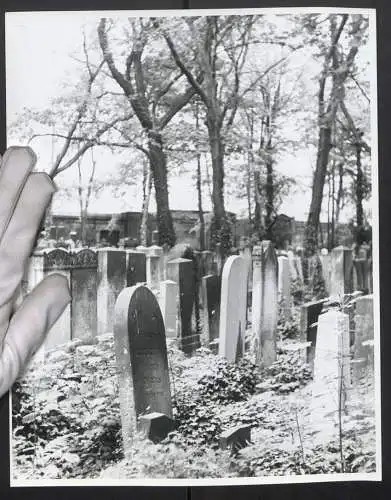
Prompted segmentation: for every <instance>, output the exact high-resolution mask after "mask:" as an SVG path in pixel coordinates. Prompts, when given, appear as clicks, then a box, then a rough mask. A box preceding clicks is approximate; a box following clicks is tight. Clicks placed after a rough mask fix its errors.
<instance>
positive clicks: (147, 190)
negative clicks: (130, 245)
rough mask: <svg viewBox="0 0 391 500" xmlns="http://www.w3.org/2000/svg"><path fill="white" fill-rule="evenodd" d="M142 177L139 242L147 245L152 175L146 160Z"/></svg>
mask: <svg viewBox="0 0 391 500" xmlns="http://www.w3.org/2000/svg"><path fill="white" fill-rule="evenodd" d="M143 177H144V178H143V205H142V214H141V224H140V243H141V245H143V246H145V247H146V246H147V245H148V215H149V202H150V199H151V191H152V175H151V167H150V165H149V162H146V164H145V167H144V175H143Z"/></svg>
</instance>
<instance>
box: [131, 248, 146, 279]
mask: <svg viewBox="0 0 391 500" xmlns="http://www.w3.org/2000/svg"><path fill="white" fill-rule="evenodd" d="M146 266H147V264H146V256H145V253H143V252H134V251H133V250H126V286H134V285H137V284H138V283H146V281H147V268H146Z"/></svg>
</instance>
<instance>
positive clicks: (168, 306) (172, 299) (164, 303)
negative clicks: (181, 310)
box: [159, 280, 178, 338]
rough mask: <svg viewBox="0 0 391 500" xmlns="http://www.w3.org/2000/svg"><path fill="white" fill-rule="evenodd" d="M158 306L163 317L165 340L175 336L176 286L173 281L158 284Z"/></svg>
mask: <svg viewBox="0 0 391 500" xmlns="http://www.w3.org/2000/svg"><path fill="white" fill-rule="evenodd" d="M159 305H160V309H161V311H162V315H163V321H164V326H165V328H166V337H167V338H176V336H177V313H178V284H177V283H175V281H171V280H165V281H161V282H160V294H159Z"/></svg>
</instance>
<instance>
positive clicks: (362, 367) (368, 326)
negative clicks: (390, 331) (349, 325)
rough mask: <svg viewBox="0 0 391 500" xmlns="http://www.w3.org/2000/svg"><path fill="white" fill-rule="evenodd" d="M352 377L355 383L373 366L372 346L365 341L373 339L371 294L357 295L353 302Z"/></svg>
mask: <svg viewBox="0 0 391 500" xmlns="http://www.w3.org/2000/svg"><path fill="white" fill-rule="evenodd" d="M354 322H355V342H354V361H355V362H354V364H353V367H354V368H353V371H354V379H355V382H356V383H357V382H358V381H359V380H360V379H361V377H362V376H363V375H365V374H366V373H367V370H368V368H369V367H371V366H373V365H372V363H373V359H372V358H373V347H372V346H368V345H366V344H367V341H368V340H369V341H373V339H374V316H373V295H364V296H362V297H358V298H357V299H356V303H355V318H354Z"/></svg>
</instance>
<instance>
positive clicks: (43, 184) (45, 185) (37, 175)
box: [29, 172, 57, 196]
mask: <svg viewBox="0 0 391 500" xmlns="http://www.w3.org/2000/svg"><path fill="white" fill-rule="evenodd" d="M29 180H30V182H31V183H32V185H34V187H35V183H36V184H37V188H39V190H45V191H44V193H45V195H46V189H47V194H48V195H49V196H53V194H54V193H55V192H56V191H57V187H56V185H55V184H54V182H53V179H52V178H51V177H50V175H48V174H47V173H46V172H33V173H31V174H30V179H29ZM42 194H43V193H42ZM41 196H42V195H41Z"/></svg>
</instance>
